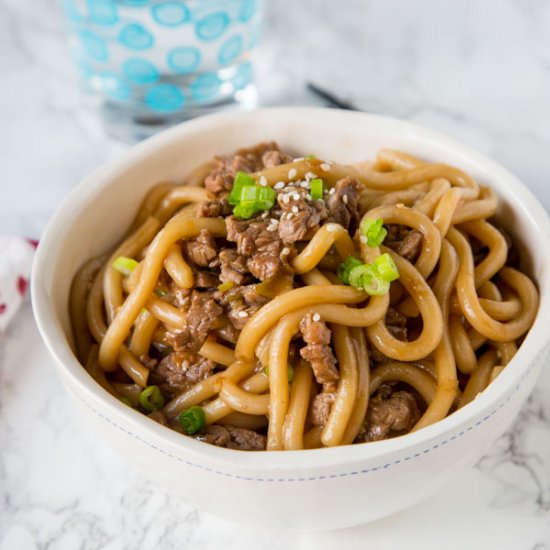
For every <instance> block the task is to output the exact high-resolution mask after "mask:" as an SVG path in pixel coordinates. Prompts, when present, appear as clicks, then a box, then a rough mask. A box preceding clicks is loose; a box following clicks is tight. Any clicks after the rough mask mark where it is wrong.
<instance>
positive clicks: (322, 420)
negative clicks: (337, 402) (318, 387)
mask: <svg viewBox="0 0 550 550" xmlns="http://www.w3.org/2000/svg"><path fill="white" fill-rule="evenodd" d="M335 398H336V393H335V392H332V391H330V392H328V391H324V392H321V393H318V394H317V395H316V396H315V397H314V399H313V403H312V405H311V414H310V421H311V423H312V424H313V425H314V426H324V425H325V424H326V423H327V420H328V417H329V415H330V410H331V409H332V404H333V403H334V399H335Z"/></svg>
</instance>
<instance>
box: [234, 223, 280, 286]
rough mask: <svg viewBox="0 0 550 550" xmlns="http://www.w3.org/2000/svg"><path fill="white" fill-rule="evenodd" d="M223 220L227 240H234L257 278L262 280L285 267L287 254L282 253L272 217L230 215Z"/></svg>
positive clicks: (239, 252)
mask: <svg viewBox="0 0 550 550" xmlns="http://www.w3.org/2000/svg"><path fill="white" fill-rule="evenodd" d="M226 223H227V240H228V241H231V242H235V243H237V253H238V254H240V255H242V256H244V257H245V258H246V267H247V269H248V271H250V273H251V274H252V275H253V276H254V277H256V279H260V280H261V281H265V280H266V279H271V278H272V277H275V276H276V275H279V274H281V273H283V272H285V271H288V264H287V262H286V258H284V257H281V252H282V250H283V248H284V243H283V242H282V241H281V239H280V237H279V233H278V232H277V230H276V226H275V225H274V224H273V222H272V221H271V220H269V219H263V218H254V219H252V220H238V219H237V218H235V217H234V216H230V217H229V218H226ZM271 228H274V230H273V231H272V230H271Z"/></svg>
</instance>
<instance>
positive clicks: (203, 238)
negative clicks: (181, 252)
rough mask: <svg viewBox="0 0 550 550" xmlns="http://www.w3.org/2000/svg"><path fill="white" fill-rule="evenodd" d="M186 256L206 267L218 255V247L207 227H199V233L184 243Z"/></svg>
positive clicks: (196, 263)
mask: <svg viewBox="0 0 550 550" xmlns="http://www.w3.org/2000/svg"><path fill="white" fill-rule="evenodd" d="M184 246H185V252H186V255H187V258H188V259H189V260H190V261H191V262H192V263H194V264H195V265H198V266H200V267H207V266H209V265H211V264H212V260H214V259H215V258H216V257H217V256H218V247H217V246H216V241H215V240H214V237H213V236H212V235H211V234H210V232H209V231H208V229H201V231H200V233H199V234H198V235H197V236H196V237H195V238H194V239H190V240H188V241H187V242H186V243H185V245H184Z"/></svg>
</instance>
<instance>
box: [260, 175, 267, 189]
mask: <svg viewBox="0 0 550 550" xmlns="http://www.w3.org/2000/svg"><path fill="white" fill-rule="evenodd" d="M260 185H261V186H262V187H267V178H266V177H265V176H262V177H261V178H260Z"/></svg>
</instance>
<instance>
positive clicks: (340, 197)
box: [326, 176, 364, 235]
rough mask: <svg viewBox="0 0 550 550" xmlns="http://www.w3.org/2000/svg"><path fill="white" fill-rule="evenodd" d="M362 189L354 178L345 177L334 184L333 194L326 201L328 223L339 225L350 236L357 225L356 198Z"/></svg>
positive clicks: (357, 210) (357, 209)
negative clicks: (348, 232) (347, 231)
mask: <svg viewBox="0 0 550 550" xmlns="http://www.w3.org/2000/svg"><path fill="white" fill-rule="evenodd" d="M363 188H364V187H363V185H362V184H361V183H359V182H358V181H357V180H356V179H355V178H352V177H350V176H346V177H345V178H342V179H341V180H339V181H337V182H336V185H335V186H334V190H335V191H334V193H332V194H329V195H328V198H327V199H326V203H327V207H328V221H330V222H335V223H339V224H340V225H342V226H344V227H345V228H346V229H348V230H349V231H350V233H351V234H352V235H353V233H354V232H355V229H356V228H357V225H358V223H359V207H358V197H359V193H360V192H361V191H362V190H363Z"/></svg>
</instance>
